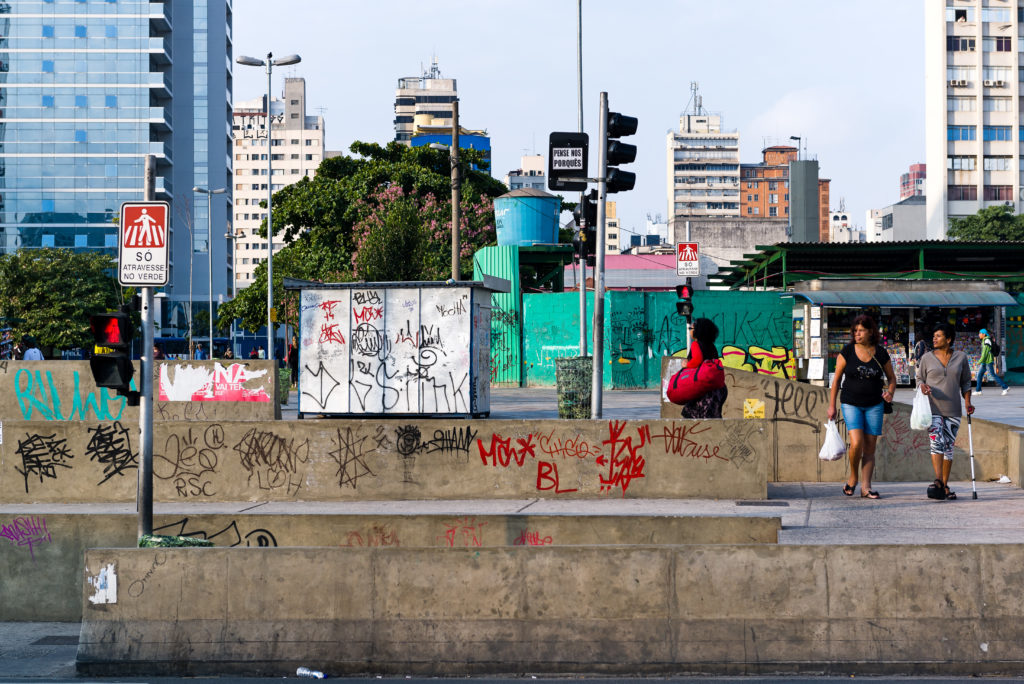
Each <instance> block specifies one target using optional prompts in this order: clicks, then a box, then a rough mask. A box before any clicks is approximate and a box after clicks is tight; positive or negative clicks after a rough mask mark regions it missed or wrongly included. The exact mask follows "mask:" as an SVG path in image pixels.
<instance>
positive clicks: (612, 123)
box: [605, 112, 637, 192]
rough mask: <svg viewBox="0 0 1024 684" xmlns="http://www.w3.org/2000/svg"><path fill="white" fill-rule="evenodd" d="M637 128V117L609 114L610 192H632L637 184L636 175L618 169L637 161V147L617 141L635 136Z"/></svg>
mask: <svg viewBox="0 0 1024 684" xmlns="http://www.w3.org/2000/svg"><path fill="white" fill-rule="evenodd" d="M636 126H637V119H636V117H635V116H626V115H625V114H619V113H618V112H608V141H607V142H608V146H607V148H606V149H607V153H606V158H607V160H608V173H607V174H606V176H605V178H606V183H607V191H608V192H622V191H625V190H632V189H633V186H634V185H635V184H636V174H635V173H633V172H631V171H623V170H622V169H620V168H617V167H618V165H619V164H629V163H632V162H633V161H635V160H636V145H630V144H629V143H624V142H622V141H620V140H616V139H615V138H622V137H625V136H627V135H633V134H635V133H636Z"/></svg>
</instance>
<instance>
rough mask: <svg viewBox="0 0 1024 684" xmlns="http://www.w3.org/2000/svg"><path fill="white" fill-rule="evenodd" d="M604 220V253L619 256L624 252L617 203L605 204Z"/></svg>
mask: <svg viewBox="0 0 1024 684" xmlns="http://www.w3.org/2000/svg"><path fill="white" fill-rule="evenodd" d="M604 219H605V220H604V253H605V254H618V253H619V252H621V251H622V228H621V227H620V226H619V215H618V208H617V205H616V204H615V202H605V203H604ZM627 244H628V243H627Z"/></svg>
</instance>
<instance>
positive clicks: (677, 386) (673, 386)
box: [665, 359, 725, 405]
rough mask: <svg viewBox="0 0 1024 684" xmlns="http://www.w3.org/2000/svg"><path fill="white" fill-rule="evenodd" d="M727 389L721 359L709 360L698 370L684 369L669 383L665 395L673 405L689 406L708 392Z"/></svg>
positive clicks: (698, 367)
mask: <svg viewBox="0 0 1024 684" xmlns="http://www.w3.org/2000/svg"><path fill="white" fill-rule="evenodd" d="M722 387H725V369H724V368H722V360H721V359H708V360H707V361H704V362H703V363H701V364H700V365H699V366H697V367H696V368H684V369H682V370H681V371H679V372H678V373H676V374H675V375H673V376H672V379H671V380H669V381H668V388H667V389H666V391H665V395H666V396H667V397H668V400H669V401H671V402H672V403H673V404H679V405H683V404H689V403H690V402H691V401H693V400H694V399H700V398H701V397H703V396H704V395H705V394H707V393H708V392H711V391H714V390H716V389H720V388H722Z"/></svg>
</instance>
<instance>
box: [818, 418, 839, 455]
mask: <svg viewBox="0 0 1024 684" xmlns="http://www.w3.org/2000/svg"><path fill="white" fill-rule="evenodd" d="M845 455H846V442H844V441H843V438H842V437H841V436H840V435H839V428H837V427H836V421H834V420H830V421H828V422H827V423H825V443H824V444H822V445H821V451H819V452H818V458H820V459H821V460H822V461H838V460H839V459H841V458H842V457H843V456H845Z"/></svg>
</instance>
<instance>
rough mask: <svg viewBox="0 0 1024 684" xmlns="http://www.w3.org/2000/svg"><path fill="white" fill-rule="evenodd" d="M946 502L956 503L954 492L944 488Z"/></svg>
mask: <svg viewBox="0 0 1024 684" xmlns="http://www.w3.org/2000/svg"><path fill="white" fill-rule="evenodd" d="M946 501H956V492H954V491H953V490H952V489H950V488H949V487H946Z"/></svg>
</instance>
